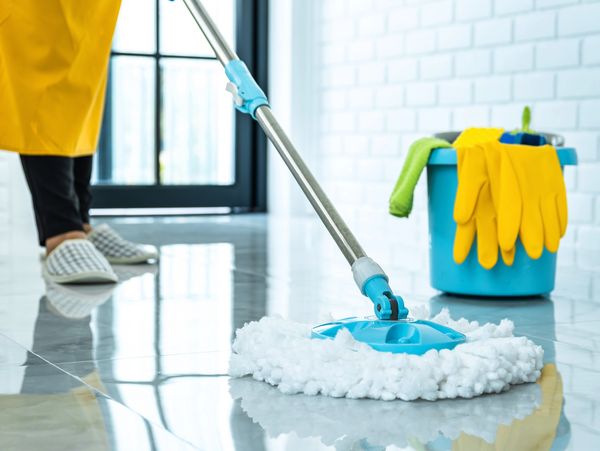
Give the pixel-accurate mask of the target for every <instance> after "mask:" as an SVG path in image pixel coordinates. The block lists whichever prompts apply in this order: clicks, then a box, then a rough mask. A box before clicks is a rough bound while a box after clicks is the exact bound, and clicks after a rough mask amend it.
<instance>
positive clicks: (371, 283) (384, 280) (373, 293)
mask: <svg viewBox="0 0 600 451" xmlns="http://www.w3.org/2000/svg"><path fill="white" fill-rule="evenodd" d="M352 274H353V275H354V281H355V282H356V285H358V288H360V291H361V293H362V294H364V295H365V296H367V297H368V298H369V299H370V300H371V302H373V308H374V309H375V315H377V318H379V319H390V320H396V319H404V318H406V317H407V316H408V309H407V308H406V307H405V306H404V300H403V299H402V298H401V297H400V296H396V295H395V294H394V292H393V291H392V289H391V288H390V285H389V283H388V277H387V275H386V274H385V273H384V272H383V269H381V266H379V265H378V264H377V263H375V262H374V261H373V260H372V259H371V258H369V257H361V258H359V259H358V260H356V261H355V262H354V263H353V265H352Z"/></svg>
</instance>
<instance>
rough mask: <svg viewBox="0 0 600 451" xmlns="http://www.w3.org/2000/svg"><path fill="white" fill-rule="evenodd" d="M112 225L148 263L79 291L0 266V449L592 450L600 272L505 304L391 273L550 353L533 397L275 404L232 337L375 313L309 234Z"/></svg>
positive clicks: (25, 259) (28, 256)
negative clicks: (241, 374) (283, 321)
mask: <svg viewBox="0 0 600 451" xmlns="http://www.w3.org/2000/svg"><path fill="white" fill-rule="evenodd" d="M111 222H112V224H113V226H114V227H115V228H117V229H118V230H120V231H121V232H122V233H123V235H125V236H126V237H128V238H131V239H135V240H137V241H141V242H149V243H154V244H157V245H159V246H160V248H161V260H160V263H159V264H157V265H141V266H123V267H118V268H117V269H118V273H119V276H120V278H121V282H120V283H119V284H118V285H117V286H88V287H74V286H56V285H53V286H49V285H46V284H45V283H44V282H43V280H42V279H41V277H40V263H39V259H38V255H37V250H35V249H34V248H32V247H31V246H30V247H29V248H27V247H25V248H26V249H29V250H26V251H22V252H21V251H19V252H5V254H6V255H2V257H1V258H0V449H1V450H5V451H7V450H126V451H131V450H142V451H144V450H168V451H175V450H192V449H204V450H325V449H336V450H383V449H390V450H392V449H414V450H425V449H428V450H443V449H454V450H469V449H477V450H484V449H498V450H500V449H510V450H521V449H532V450H533V449H550V448H551V449H557V450H561V449H574V450H593V449H600V295H599V291H600V285H599V282H600V277H599V274H600V270H598V271H594V270H593V269H582V268H577V267H564V266H563V267H561V268H560V269H559V276H558V288H557V290H556V292H555V293H556V294H555V295H553V296H552V298H551V299H527V300H514V301H506V300H504V301H490V300H478V299H461V298H458V297H450V296H446V295H441V294H437V293H435V292H434V291H433V290H431V289H430V288H429V287H428V286H427V278H426V277H424V276H423V275H422V274H415V275H407V274H404V273H402V274H401V273H400V272H397V271H396V270H394V271H390V275H391V276H392V281H394V280H397V281H398V282H397V283H396V286H397V288H398V289H399V291H400V292H401V293H402V294H403V295H405V297H406V298H407V299H411V300H412V301H413V302H425V303H428V304H429V305H430V307H431V309H432V310H433V311H438V310H439V309H441V308H444V307H447V308H449V309H450V312H451V314H452V316H453V317H461V316H464V317H467V318H469V319H472V320H473V319H475V320H479V321H495V322H497V321H499V320H501V319H502V318H505V317H508V318H510V319H512V320H513V321H514V322H515V324H516V331H517V333H518V334H522V335H527V336H529V337H531V338H532V339H533V340H534V341H535V342H537V343H538V344H540V345H542V346H543V347H544V349H545V361H546V367H545V368H544V375H543V377H542V379H541V380H540V382H539V383H538V384H530V385H527V386H520V387H517V388H515V389H514V390H511V391H510V392H508V393H505V394H501V395H495V396H485V397H481V398H478V399H473V400H448V401H442V402H414V403H404V402H388V403H386V402H378V401H364V400H363V401H356V400H345V399H330V398H324V397H306V396H285V395H282V394H280V393H279V392H278V391H276V390H275V389H273V388H270V387H268V386H267V385H265V384H262V383H258V382H255V381H253V380H248V379H241V380H230V379H229V378H228V377H227V375H226V373H227V362H228V357H229V352H230V351H229V349H230V343H231V340H232V337H233V335H234V333H235V330H236V328H238V327H240V326H242V325H243V324H244V323H245V322H247V321H250V320H254V319H258V318H260V317H262V316H263V315H266V314H279V315H282V316H285V317H288V318H291V319H294V320H298V321H305V322H311V323H316V322H318V321H320V320H322V319H325V318H327V316H328V315H329V314H333V315H334V316H340V315H344V316H350V315H360V314H369V313H370V305H369V303H368V302H367V301H366V300H363V299H362V298H361V296H360V295H357V293H356V292H355V289H354V287H353V284H352V281H351V276H350V274H349V271H348V270H347V268H346V265H345V262H344V261H343V259H342V258H341V257H339V256H338V255H337V253H336V252H335V249H333V245H332V244H331V243H330V241H329V239H328V238H327V236H326V235H325V233H324V231H323V230H322V228H321V226H320V225H319V224H317V223H316V221H314V220H309V219H306V220H293V221H285V220H276V219H273V218H270V217H267V216H260V215H255V216H234V217H206V218H189V219H176V218H170V219H157V220H154V219H115V220H112V221H111ZM19 239H23V240H25V239H29V238H28V237H20V238H19ZM12 249H20V247H18V246H13V247H12ZM31 249H34V250H31ZM0 254H1V253H0ZM588 257H589V256H588ZM587 261H590V259H589V258H587ZM595 261H596V262H598V259H597V258H596V259H595ZM381 263H382V264H384V267H385V264H386V263H387V262H385V261H382V262H381ZM396 272H397V274H394V273H396ZM395 275H397V277H396V278H394V276H395ZM413 276H414V277H413ZM594 284H595V286H594ZM404 285H406V287H408V288H406V287H405V289H404V290H402V287H403V286H404ZM594 288H595V289H594Z"/></svg>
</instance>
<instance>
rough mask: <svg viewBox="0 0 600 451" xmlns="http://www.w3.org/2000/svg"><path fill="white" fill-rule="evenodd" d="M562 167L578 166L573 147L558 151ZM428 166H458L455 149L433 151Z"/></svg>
mask: <svg viewBox="0 0 600 451" xmlns="http://www.w3.org/2000/svg"><path fill="white" fill-rule="evenodd" d="M556 153H557V155H558V160H559V161H560V165H561V166H576V165H577V151H576V150H575V148H573V147H558V148H557V149H556ZM427 165H428V166H456V150H455V149H453V148H441V149H433V150H432V151H431V154H430V155H429V161H428V162H427Z"/></svg>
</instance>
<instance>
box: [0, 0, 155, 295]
mask: <svg viewBox="0 0 600 451" xmlns="http://www.w3.org/2000/svg"><path fill="white" fill-rule="evenodd" d="M120 6H121V0H103V1H95V2H90V1H81V0H44V1H42V2H41V1H39V0H0V149H4V150H9V151H15V152H18V153H19V154H20V159H21V163H22V166H23V170H24V173H25V178H26V180H27V184H28V186H29V190H30V192H31V198H32V201H33V209H34V213H35V220H36V225H37V231H38V239H39V243H40V245H41V246H45V248H46V258H45V259H44V263H43V273H44V275H45V277H46V278H48V279H49V280H52V281H53V282H57V283H85V282H91V283H93V282H116V281H117V276H116V275H115V273H114V271H113V270H112V268H111V266H110V263H139V262H145V261H148V260H150V259H155V258H157V257H158V254H157V251H156V249H155V248H153V247H148V246H141V245H137V244H134V243H131V242H129V241H126V240H125V239H123V238H122V237H121V236H120V235H119V234H117V233H116V232H115V231H114V230H113V229H111V228H110V227H109V226H107V225H101V226H99V227H95V228H92V226H91V224H90V213H89V211H90V203H91V199H92V195H91V191H90V179H91V175H92V159H93V154H94V152H95V149H96V147H97V142H98V137H99V131H100V125H101V119H102V113H103V108H104V97H105V91H106V84H107V77H108V61H109V57H110V48H111V41H112V36H113V33H114V29H115V26H116V21H117V16H118V13H119V9H120Z"/></svg>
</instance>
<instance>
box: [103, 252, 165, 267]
mask: <svg viewBox="0 0 600 451" xmlns="http://www.w3.org/2000/svg"><path fill="white" fill-rule="evenodd" d="M105 257H106V259H107V260H108V263H112V264H113V265H136V264H139V263H146V262H148V261H149V260H156V261H158V255H150V254H146V255H140V256H139V257H123V258H118V257H107V256H105Z"/></svg>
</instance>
